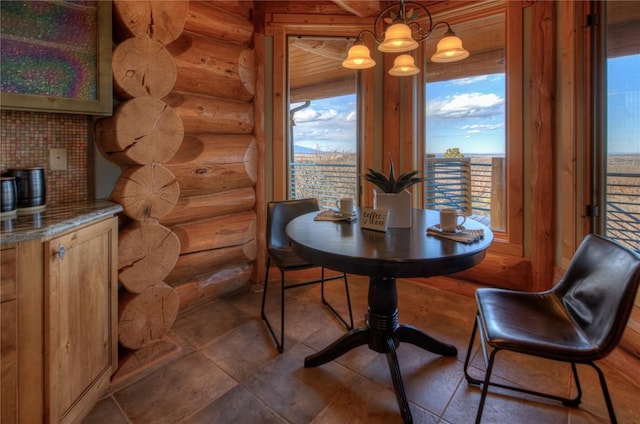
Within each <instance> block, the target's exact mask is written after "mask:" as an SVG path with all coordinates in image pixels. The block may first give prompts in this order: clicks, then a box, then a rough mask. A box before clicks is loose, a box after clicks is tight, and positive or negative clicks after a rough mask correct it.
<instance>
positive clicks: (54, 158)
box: [49, 149, 67, 171]
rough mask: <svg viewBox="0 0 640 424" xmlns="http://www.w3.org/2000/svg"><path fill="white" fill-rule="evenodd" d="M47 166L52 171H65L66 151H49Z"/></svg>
mask: <svg viewBox="0 0 640 424" xmlns="http://www.w3.org/2000/svg"><path fill="white" fill-rule="evenodd" d="M49 166H50V168H51V170H52V171H66V170H67V149H49Z"/></svg>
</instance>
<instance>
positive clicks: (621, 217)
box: [606, 172, 640, 251]
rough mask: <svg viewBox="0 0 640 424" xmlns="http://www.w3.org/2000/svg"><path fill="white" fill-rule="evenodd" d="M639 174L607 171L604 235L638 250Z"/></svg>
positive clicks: (639, 236) (639, 218)
mask: <svg viewBox="0 0 640 424" xmlns="http://www.w3.org/2000/svg"><path fill="white" fill-rule="evenodd" d="M639 181H640V174H639V173H635V174H631V173H619V172H609V173H607V205H606V211H607V212H606V213H607V216H606V224H607V225H606V236H608V237H611V238H612V239H614V240H617V241H619V242H620V243H622V244H624V245H626V246H628V247H630V248H632V249H634V250H636V251H640V187H638V182H639Z"/></svg>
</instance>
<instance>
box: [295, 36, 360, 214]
mask: <svg viewBox="0 0 640 424" xmlns="http://www.w3.org/2000/svg"><path fill="white" fill-rule="evenodd" d="M348 47H349V44H348V41H347V40H346V39H345V38H329V37H317V36H289V37H288V64H289V72H288V80H289V129H288V141H287V146H288V149H287V152H288V161H287V163H288V169H287V175H288V179H287V180H288V190H287V191H288V197H289V198H291V199H303V198H307V197H315V198H317V199H318V202H319V203H320V206H321V207H335V204H336V200H338V199H340V198H341V197H351V198H354V199H357V193H358V172H357V158H358V143H357V139H358V137H357V116H358V114H357V95H356V74H355V73H354V72H353V71H351V70H349V69H344V68H342V66H341V62H342V60H343V57H344V52H346V51H347V50H348Z"/></svg>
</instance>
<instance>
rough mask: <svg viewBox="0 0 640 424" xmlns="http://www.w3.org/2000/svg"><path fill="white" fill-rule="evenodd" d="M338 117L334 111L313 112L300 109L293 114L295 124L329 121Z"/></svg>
mask: <svg viewBox="0 0 640 424" xmlns="http://www.w3.org/2000/svg"><path fill="white" fill-rule="evenodd" d="M337 116H338V111H337V110H335V109H326V110H320V111H318V110H315V109H312V108H307V109H302V110H300V111H298V112H296V113H295V114H294V119H295V121H296V123H298V122H313V121H331V120H333V119H335V118H336V117H337Z"/></svg>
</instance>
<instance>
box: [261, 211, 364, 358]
mask: <svg viewBox="0 0 640 424" xmlns="http://www.w3.org/2000/svg"><path fill="white" fill-rule="evenodd" d="M319 210H320V207H319V206H318V200H317V199H315V198H309V199H297V200H283V201H272V202H269V203H268V204H267V253H268V255H267V271H266V275H265V277H264V290H263V292H262V308H261V316H262V319H263V320H264V322H265V324H266V325H267V328H268V329H269V332H270V333H271V336H272V337H273V339H274V341H275V343H276V346H277V348H278V351H279V352H280V353H282V351H283V350H284V304H285V302H284V292H285V290H287V289H292V288H296V287H302V286H308V285H310V284H317V283H320V293H321V298H322V303H323V304H324V305H325V306H326V307H327V308H328V309H329V310H330V311H331V313H333V315H335V317H336V318H338V320H339V321H340V322H341V323H342V324H343V325H344V326H345V327H346V328H347V329H348V330H351V329H353V313H352V311H351V299H350V297H349V284H348V282H347V274H344V273H342V274H339V275H334V276H330V277H325V269H324V267H320V268H321V271H320V272H321V276H320V279H316V280H310V281H304V282H297V283H291V284H288V285H287V284H285V272H286V271H295V270H302V269H308V268H318V265H315V264H312V263H310V262H307V261H306V260H304V259H302V258H301V257H300V256H298V255H297V254H296V253H295V252H294V251H293V249H292V248H291V246H290V243H289V239H288V237H287V234H286V232H285V228H286V226H287V224H288V223H289V222H290V221H291V220H292V219H294V218H296V217H298V216H300V215H304V214H307V213H310V212H317V211H319ZM271 262H273V264H275V265H276V266H277V267H278V269H279V270H280V338H279V340H278V336H277V335H276V333H275V331H274V330H273V328H272V326H271V324H270V323H269V320H268V318H267V315H266V314H265V310H264V309H265V303H266V299H267V287H268V285H269V284H268V282H269V268H270V266H271ZM336 279H344V287H345V291H346V294H347V306H348V309H349V323H347V321H346V320H345V319H344V318H342V316H340V314H339V313H338V312H337V311H336V310H335V309H334V308H333V306H331V304H329V302H328V301H327V300H326V298H325V295H324V283H325V281H331V280H336Z"/></svg>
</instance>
